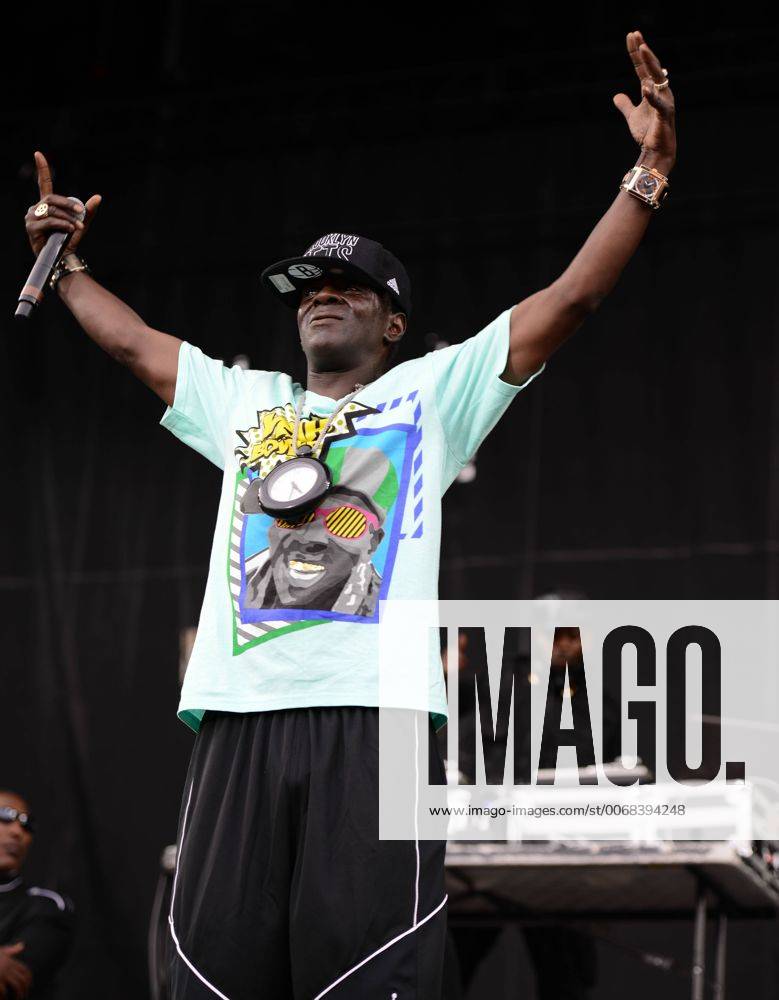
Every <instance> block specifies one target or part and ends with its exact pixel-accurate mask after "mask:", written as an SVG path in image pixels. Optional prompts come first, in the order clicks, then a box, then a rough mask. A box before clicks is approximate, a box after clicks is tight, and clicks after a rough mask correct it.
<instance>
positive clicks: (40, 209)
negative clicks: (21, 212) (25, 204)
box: [33, 201, 49, 219]
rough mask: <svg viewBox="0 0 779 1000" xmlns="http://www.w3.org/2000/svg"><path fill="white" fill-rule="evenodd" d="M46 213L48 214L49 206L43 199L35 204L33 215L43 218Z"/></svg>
mask: <svg viewBox="0 0 779 1000" xmlns="http://www.w3.org/2000/svg"><path fill="white" fill-rule="evenodd" d="M48 214H49V206H48V205H47V204H46V202H45V201H41V202H39V203H38V204H37V205H36V206H35V211H34V212H33V215H34V216H35V218H36V219H45V218H46V216H47V215H48Z"/></svg>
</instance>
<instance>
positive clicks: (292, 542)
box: [268, 490, 383, 610]
mask: <svg viewBox="0 0 779 1000" xmlns="http://www.w3.org/2000/svg"><path fill="white" fill-rule="evenodd" d="M382 537H383V531H382V528H381V526H380V522H379V519H378V517H377V516H376V514H375V512H374V510H373V509H372V506H371V505H370V504H368V503H367V502H366V500H365V497H363V496H362V494H360V493H350V492H347V491H345V490H333V491H332V492H331V493H330V494H328V496H327V497H326V498H325V500H323V501H322V504H321V506H320V508H319V509H318V510H317V511H316V512H315V513H312V514H309V515H308V517H306V518H304V519H303V520H302V521H298V522H286V521H284V520H282V519H278V520H276V521H275V522H274V524H273V525H272V526H271V528H270V529H269V531H268V541H269V544H270V565H271V572H272V574H273V582H274V584H275V586H276V592H277V594H278V597H279V600H280V602H281V604H282V606H286V607H296V608H317V609H321V610H328V609H330V608H331V607H332V606H333V605H334V604H335V602H336V600H337V599H338V596H339V595H340V593H341V591H342V590H343V589H344V587H345V586H346V584H347V582H349V580H350V578H356V580H355V582H356V583H357V585H358V588H362V589H365V590H367V588H368V584H369V582H370V576H371V573H372V567H371V556H372V554H373V553H374V552H375V550H376V548H377V546H378V545H379V543H380V542H381V539H382ZM363 577H364V579H361V578H363Z"/></svg>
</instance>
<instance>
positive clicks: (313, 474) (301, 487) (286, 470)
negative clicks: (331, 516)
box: [258, 456, 330, 517]
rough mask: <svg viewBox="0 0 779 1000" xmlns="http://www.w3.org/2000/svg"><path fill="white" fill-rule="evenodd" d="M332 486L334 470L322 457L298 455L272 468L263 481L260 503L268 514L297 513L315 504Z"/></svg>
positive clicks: (275, 515)
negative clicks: (332, 470)
mask: <svg viewBox="0 0 779 1000" xmlns="http://www.w3.org/2000/svg"><path fill="white" fill-rule="evenodd" d="M329 489H330V473H329V471H328V469H327V466H326V465H325V464H324V463H323V462H320V461H319V459H318V458H306V457H302V456H298V457H297V458H290V459H288V460H287V461H286V462H282V464H281V465H277V466H276V468H275V469H272V470H271V471H270V472H269V473H268V475H267V476H266V477H265V479H263V480H262V482H261V483H260V491H259V498H258V499H259V504H260V507H262V509H263V510H264V511H265V513H266V514H270V515H271V516H272V517H278V516H279V515H280V514H295V513H298V512H301V511H305V510H306V509H308V508H310V507H313V506H315V505H316V504H317V503H318V501H319V500H321V499H322V497H323V496H325V494H326V493H327V491H328V490H329Z"/></svg>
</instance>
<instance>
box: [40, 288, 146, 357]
mask: <svg viewBox="0 0 779 1000" xmlns="http://www.w3.org/2000/svg"><path fill="white" fill-rule="evenodd" d="M57 292H58V293H59V297H60V298H61V299H62V301H63V302H64V303H65V305H66V306H67V307H68V309H70V311H71V312H72V313H73V315H74V317H75V318H76V320H77V322H78V324H79V325H80V326H81V328H82V329H83V330H84V332H85V333H86V334H87V335H88V336H89V337H91V339H92V340H94V342H95V343H96V344H97V345H98V346H99V347H102V349H103V350H104V351H106V352H107V353H108V354H110V355H111V357H112V358H115V359H116V360H117V361H120V362H121V363H122V364H129V361H130V358H131V357H132V352H133V349H134V348H135V347H136V346H137V344H138V341H139V339H140V338H141V337H143V336H144V334H145V333H146V331H147V330H148V327H147V325H146V324H145V323H144V321H143V320H142V319H141V317H140V316H139V315H138V313H136V312H135V310H133V309H131V308H130V307H129V306H128V305H127V304H126V303H124V302H122V300H121V299H118V298H117V297H116V296H115V295H113V294H112V293H111V292H109V291H108V289H107V288H103V286H102V285H99V284H98V283H97V282H96V281H95V280H94V278H91V277H90V276H89V275H88V274H85V273H84V272H83V271H78V272H76V273H75V274H69V275H66V276H65V277H63V278H61V279H60V281H59V282H58V283H57Z"/></svg>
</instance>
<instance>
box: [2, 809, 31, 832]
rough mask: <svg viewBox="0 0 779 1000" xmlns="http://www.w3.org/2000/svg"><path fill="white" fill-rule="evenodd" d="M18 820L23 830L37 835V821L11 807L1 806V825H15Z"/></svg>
mask: <svg viewBox="0 0 779 1000" xmlns="http://www.w3.org/2000/svg"><path fill="white" fill-rule="evenodd" d="M16 820H18V821H19V826H20V827H21V828H22V829H23V830H26V831H27V832H28V833H35V820H34V819H33V818H32V816H31V815H30V814H29V813H25V812H20V811H19V810H18V809H14V808H12V807H11V806H0V823H14V822H16Z"/></svg>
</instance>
